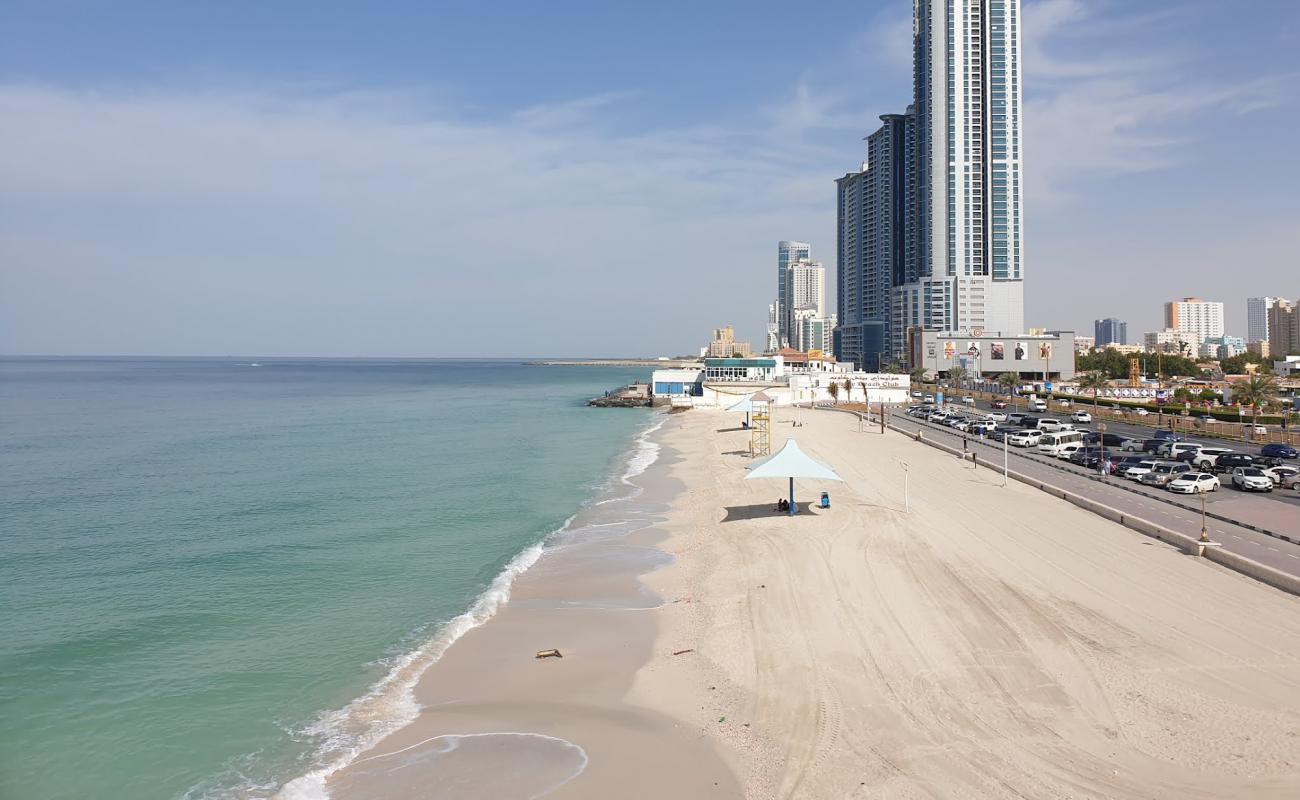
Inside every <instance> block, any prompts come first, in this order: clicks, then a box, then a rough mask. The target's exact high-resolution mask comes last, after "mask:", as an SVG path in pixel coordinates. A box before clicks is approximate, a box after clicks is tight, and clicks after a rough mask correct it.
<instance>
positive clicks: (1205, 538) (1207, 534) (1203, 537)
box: [1197, 489, 1210, 542]
mask: <svg viewBox="0 0 1300 800" xmlns="http://www.w3.org/2000/svg"><path fill="white" fill-rule="evenodd" d="M1197 491H1198V493H1199V494H1200V495H1201V541H1202V542H1208V541H1210V532H1209V531H1208V530H1206V529H1205V490H1204V489H1198V490H1197Z"/></svg>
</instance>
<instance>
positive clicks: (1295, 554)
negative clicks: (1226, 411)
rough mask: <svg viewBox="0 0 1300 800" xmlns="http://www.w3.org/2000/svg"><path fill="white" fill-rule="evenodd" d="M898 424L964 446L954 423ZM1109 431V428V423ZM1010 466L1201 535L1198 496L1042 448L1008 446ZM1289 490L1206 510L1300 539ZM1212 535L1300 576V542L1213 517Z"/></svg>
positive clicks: (1235, 497)
mask: <svg viewBox="0 0 1300 800" xmlns="http://www.w3.org/2000/svg"><path fill="white" fill-rule="evenodd" d="M890 423H891V424H893V425H895V426H896V427H897V428H899V429H901V430H904V431H907V432H911V433H915V432H916V430H917V429H924V431H925V434H924V435H926V436H936V437H939V440H940V441H946V442H947V443H949V444H956V445H957V446H958V447H960V446H961V440H962V438H963V434H961V433H960V432H958V431H954V430H952V429H951V428H945V427H942V426H939V425H931V424H929V423H927V422H922V421H919V420H916V419H913V418H912V417H909V416H906V415H904V414H902V413H898V414H894V415H892V416H891V417H890ZM1108 430H1109V427H1108ZM965 438H966V439H967V441H968V443H969V446H970V447H971V449H972V450H975V451H976V452H977V453H979V454H980V459H981V461H985V460H987V461H989V462H993V463H995V464H1000V463H1001V462H1002V451H1003V448H1002V445H1001V444H999V443H996V442H980V441H979V440H978V439H973V438H971V437H969V436H967V437H965ZM1006 452H1007V457H1008V460H1009V462H1010V467H1011V468H1012V469H1014V470H1015V471H1017V472H1020V473H1022V474H1025V475H1029V476H1032V477H1034V478H1038V479H1041V480H1043V481H1046V482H1050V483H1052V484H1054V485H1056V486H1060V487H1061V488H1063V489H1067V490H1069V491H1072V492H1075V493H1077V494H1081V495H1085V496H1087V497H1090V498H1093V499H1096V500H1098V501H1099V502H1103V503H1105V504H1106V505H1109V506H1111V507H1113V508H1116V509H1119V510H1121V511H1124V512H1126V513H1129V514H1133V515H1135V516H1138V517H1142V518H1143V519H1147V520H1149V521H1151V522H1155V523H1158V524H1160V525H1164V526H1165V527H1168V528H1170V529H1171V530H1175V531H1178V532H1180V533H1184V534H1186V535H1188V536H1199V535H1200V531H1201V514H1200V511H1199V510H1191V509H1187V508H1183V507H1181V505H1178V504H1181V503H1185V504H1188V505H1191V504H1193V503H1197V502H1199V498H1197V497H1194V496H1185V495H1179V496H1177V497H1175V496H1174V495H1172V494H1170V493H1169V492H1166V491H1164V490H1159V489H1152V488H1149V487H1145V486H1140V485H1138V484H1135V483H1134V482H1133V481H1129V480H1125V479H1123V478H1115V477H1111V478H1107V479H1105V480H1104V481H1103V479H1101V478H1100V477H1099V476H1096V475H1094V474H1093V473H1091V472H1090V471H1087V470H1084V469H1082V468H1081V467H1077V466H1076V465H1073V464H1069V463H1068V462H1064V461H1060V460H1059V459H1051V458H1048V457H1046V456H1039V455H1038V453H1037V452H1036V451H1032V450H1030V451H1022V450H1020V449H1019V448H1015V447H1011V448H1007V450H1006ZM1285 494H1293V493H1289V492H1274V493H1273V496H1274V497H1276V499H1273V500H1268V499H1266V498H1265V497H1263V496H1258V495H1255V496H1244V495H1242V494H1240V493H1237V492H1234V491H1233V490H1231V489H1221V490H1220V491H1218V492H1215V493H1212V494H1210V495H1207V496H1206V509H1207V511H1210V512H1211V513H1216V512H1217V513H1219V514H1222V515H1223V516H1227V517H1231V518H1233V519H1237V520H1239V521H1241V522H1244V523H1247V524H1251V525H1255V526H1257V527H1261V528H1267V529H1269V530H1273V531H1274V532H1276V533H1279V534H1281V535H1283V536H1287V537H1289V538H1290V539H1292V540H1294V541H1300V497H1296V496H1294V495H1293V496H1292V497H1284V496H1285ZM1207 525H1208V528H1209V532H1210V537H1211V538H1212V539H1214V540H1215V541H1218V542H1220V543H1222V545H1223V547H1224V549H1225V550H1230V551H1232V552H1234V553H1237V554H1239V555H1242V556H1245V557H1247V558H1250V559H1252V560H1254V561H1258V562H1260V563H1261V564H1267V565H1268V566H1270V567H1273V568H1275V569H1279V570H1282V571H1283V572H1286V573H1289V574H1292V575H1300V545H1297V544H1294V543H1293V542H1288V541H1286V540H1284V539H1281V538H1276V537H1273V536H1269V535H1267V534H1264V533H1259V532H1257V531H1254V530H1251V529H1250V528H1247V527H1244V526H1242V525H1236V524H1232V523H1228V522H1222V521H1220V520H1216V519H1213V518H1210V519H1207Z"/></svg>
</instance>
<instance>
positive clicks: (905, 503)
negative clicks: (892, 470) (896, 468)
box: [898, 461, 912, 514]
mask: <svg viewBox="0 0 1300 800" xmlns="http://www.w3.org/2000/svg"><path fill="white" fill-rule="evenodd" d="M898 463H899V464H901V465H902V467H903V513H905V514H910V513H911V512H912V506H911V504H910V503H908V500H907V462H906V461H900V462H898Z"/></svg>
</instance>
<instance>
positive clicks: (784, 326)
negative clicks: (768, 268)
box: [776, 241, 812, 347]
mask: <svg viewBox="0 0 1300 800" xmlns="http://www.w3.org/2000/svg"><path fill="white" fill-rule="evenodd" d="M811 257H812V246H811V245H809V244H808V243H807V242H786V241H782V242H777V243H776V306H777V308H776V313H777V321H778V326H779V329H778V331H777V338H778V340H779V341H780V346H781V347H787V346H789V344H790V341H791V340H792V339H793V338H794V337H793V336H792V335H791V334H792V331H791V328H792V327H793V324H794V323H793V320H794V307H793V303H792V300H791V298H789V297H787V296H786V292H787V291H788V290H789V276H788V275H787V271H788V269H789V268H790V266H791V265H793V264H798V263H799V262H801V261H805V262H806V261H809V260H811Z"/></svg>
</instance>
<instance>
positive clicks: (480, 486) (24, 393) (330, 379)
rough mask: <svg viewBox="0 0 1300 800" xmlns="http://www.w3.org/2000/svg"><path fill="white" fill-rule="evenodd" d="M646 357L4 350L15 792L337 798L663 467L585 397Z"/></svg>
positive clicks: (8, 672) (5, 774)
mask: <svg viewBox="0 0 1300 800" xmlns="http://www.w3.org/2000/svg"><path fill="white" fill-rule="evenodd" d="M646 373H647V370H646V369H644V368H641V369H636V368H614V367H589V366H539V365H530V364H527V363H524V362H520V361H507V360H490V361H465V360H341V359H280V358H202V359H197V358H196V359H180V358H169V359H160V358H111V359H109V358H104V359H76V358H48V359H47V358H5V359H0V797H3V798H88V797H120V798H133V800H150V799H151V798H159V799H160V800H161V799H162V798H168V799H170V798H187V799H192V800H200V799H204V800H206V799H210V798H252V797H268V796H272V795H274V794H275V793H276V792H277V791H280V790H281V789H282V788H283V787H285V786H286V784H287V785H289V786H290V787H291V789H290V793H291V794H294V793H296V794H298V795H299V796H303V797H312V796H315V797H319V796H323V794H322V791H321V789H320V782H319V781H316V780H312V779H311V778H310V776H312V775H320V774H322V771H328V770H329V769H330V768H332V767H333V766H337V765H339V764H341V763H345V762H347V761H348V760H349V759H350V758H352V757H353V756H354V755H355V754H356V752H358V751H360V750H362V749H364V748H365V747H367V746H368V745H370V744H372V743H373V742H375V741H378V740H379V739H380V738H382V737H383V736H384V735H386V734H387V733H389V732H391V731H392V730H394V729H396V728H398V727H400V726H401V725H403V724H405V723H406V722H407V721H409V720H410V719H411V718H413V716H414V714H415V712H416V710H417V709H416V707H415V704H414V700H413V699H412V697H411V693H410V688H411V685H412V684H413V680H414V677H418V672H419V669H418V668H416V667H419V666H421V665H427V664H428V663H430V662H431V661H433V660H436V658H437V655H438V654H439V653H440V652H442V651H443V650H445V649H446V647H448V646H451V645H452V644H453V643H454V641H455V639H456V638H457V637H458V636H459V635H461V634H462V633H464V632H465V631H467V630H469V629H471V628H472V627H474V626H475V625H478V624H481V623H482V622H484V621H485V620H487V619H488V618H490V617H491V615H492V614H493V613H494V611H495V610H496V609H497V608H499V607H500V605H501V603H503V602H505V601H506V599H507V598H508V596H509V589H510V584H511V581H512V579H513V577H514V576H515V575H517V574H519V573H520V572H521V571H523V570H525V569H527V568H528V566H529V565H531V564H532V563H533V561H535V560H536V559H537V557H538V555H539V553H540V552H541V549H542V547H543V546H544V544H545V543H546V542H547V541H548V538H553V537H554V536H556V535H557V532H561V531H563V530H564V528H565V526H566V523H567V522H568V521H569V520H571V519H573V517H574V515H575V514H577V513H578V512H579V511H580V510H581V509H583V508H584V506H586V505H588V504H591V503H593V502H597V501H596V500H595V498H597V497H599V496H602V493H604V494H606V495H607V494H608V492H609V489H610V486H611V485H616V484H618V483H619V482H620V481H623V482H626V477H627V476H628V475H631V474H635V473H637V472H638V471H640V470H643V469H644V468H645V467H646V465H647V463H648V462H649V461H650V460H652V459H653V458H654V452H655V450H654V447H653V445H651V444H650V442H649V440H648V437H647V436H646V435H645V434H646V432H647V431H648V430H650V429H651V428H652V427H653V426H654V425H655V424H657V420H658V419H660V415H659V414H658V413H657V412H655V411H652V410H649V409H595V408H588V407H586V406H585V405H584V401H585V400H586V399H587V398H589V397H591V396H594V395H597V394H600V393H601V392H603V391H605V390H607V389H611V388H614V387H616V386H619V385H622V384H624V383H627V382H629V381H631V380H633V379H637V378H640V379H644V378H646V377H647V375H646ZM304 776H308V777H306V778H304Z"/></svg>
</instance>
